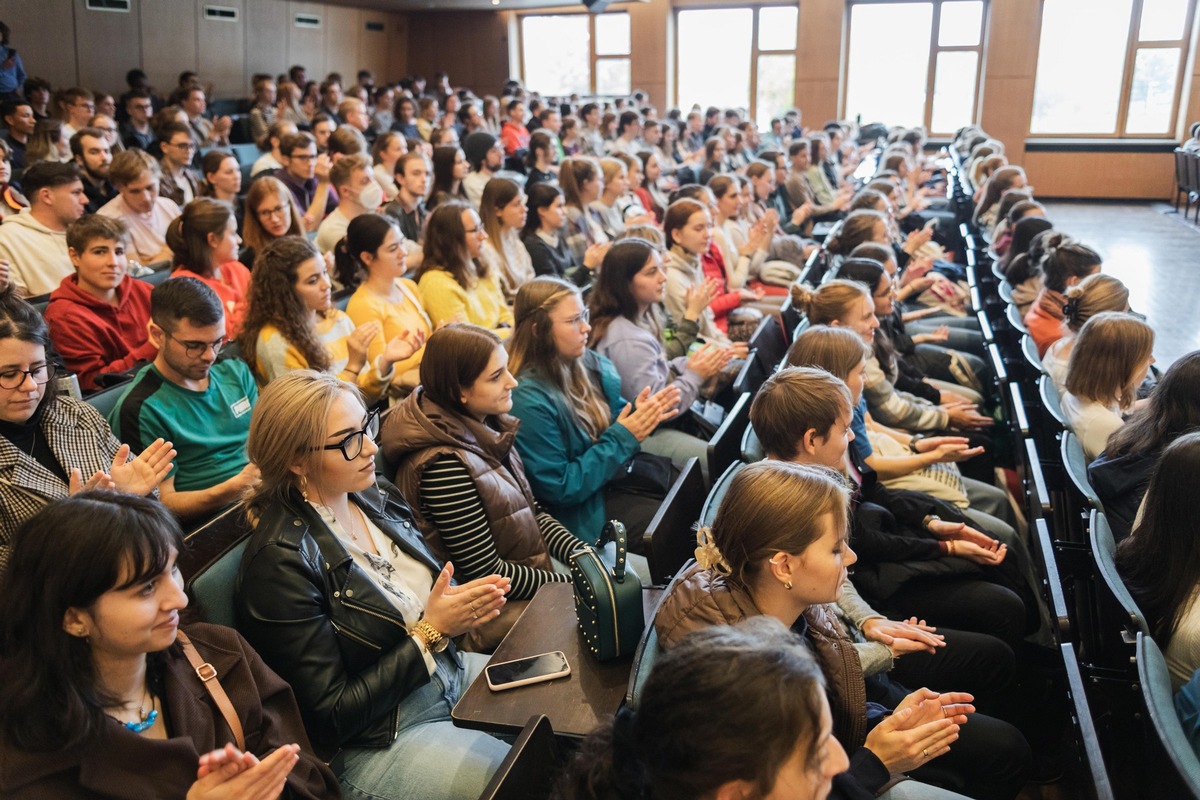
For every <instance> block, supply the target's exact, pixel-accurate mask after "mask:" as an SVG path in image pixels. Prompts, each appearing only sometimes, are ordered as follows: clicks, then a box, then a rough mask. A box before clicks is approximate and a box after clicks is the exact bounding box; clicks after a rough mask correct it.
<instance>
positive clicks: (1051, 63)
mask: <svg viewBox="0 0 1200 800" xmlns="http://www.w3.org/2000/svg"><path fill="white" fill-rule="evenodd" d="M1194 8H1195V0H1045V4H1044V6H1043V10H1042V35H1041V43H1040V46H1039V48H1038V64H1037V79H1036V83H1035V88H1034V95H1033V119H1032V121H1031V122H1030V125H1029V130H1030V133H1035V134H1074V135H1081V134H1082V135H1097V136H1104V135H1108V136H1146V135H1155V136H1169V135H1172V134H1174V132H1175V128H1176V118H1177V114H1178V103H1179V94H1180V86H1181V85H1182V83H1183V68H1184V64H1185V62H1186V61H1187V36H1188V32H1189V31H1190V30H1191V28H1192V23H1191V20H1192V13H1193V11H1194Z"/></svg>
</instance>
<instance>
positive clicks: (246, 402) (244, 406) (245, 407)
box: [229, 397, 250, 417]
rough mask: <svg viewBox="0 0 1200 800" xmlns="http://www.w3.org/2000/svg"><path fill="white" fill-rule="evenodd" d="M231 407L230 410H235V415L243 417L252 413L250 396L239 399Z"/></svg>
mask: <svg viewBox="0 0 1200 800" xmlns="http://www.w3.org/2000/svg"><path fill="white" fill-rule="evenodd" d="M229 408H230V410H232V411H233V415H234V416H235V417H243V416H245V415H246V414H249V413H250V398H249V397H243V398H242V399H241V400H238V401H237V402H236V403H234V404H233V405H232V406H230V407H229Z"/></svg>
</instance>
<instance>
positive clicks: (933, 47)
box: [839, 0, 1195, 138]
mask: <svg viewBox="0 0 1200 800" xmlns="http://www.w3.org/2000/svg"><path fill="white" fill-rule="evenodd" d="M962 1H963V0H846V19H845V24H844V26H843V30H844V38H843V42H842V49H843V51H844V52H845V54H846V59H845V61H844V62H843V64H842V76H841V81H840V82H841V105H840V107H841V111H840V112H839V115H840V116H841V117H842V118H843V119H845V118H847V116H848V115H849V113H850V111H849V109H848V108H847V107H846V104H847V101H848V99H849V95H850V59H851V58H853V55H854V54H853V53H852V52H851V51H850V21H851V17H852V15H853V12H854V7H855V6H885V5H902V4H904V5H911V4H913V3H932V4H933V16H932V17H931V18H930V26H929V63H928V65H927V68H926V73H925V109H924V111H923V113H922V115H921V125H922V126H924V128H925V130H926V131H927V132H928V134H929V135H930V136H931V137H935V138H937V137H942V136H947V135H952V134H953V133H954V131H935V130H933V127H932V126H933V100H934V88H935V87H936V86H937V58H938V54H939V53H975V100H974V102H973V103H972V104H971V119H969V120H964V121H963V123H962V124H963V125H973V124H977V123H978V122H979V109H980V102H981V100H982V96H983V75H984V62H983V52H984V43H985V42H986V41H987V34H988V27H989V26H988V22H989V18H990V11H991V0H978V2H982V3H983V12H982V13H981V14H980V20H979V42H978V43H977V44H974V45H941V44H938V39H939V34H940V32H941V26H942V5H943V4H945V3H955V2H962ZM1135 1H1136V0H1135ZM1189 2H1195V0H1189ZM1039 13H1040V10H1039ZM884 121H885V122H886V120H884ZM889 124H890V123H889Z"/></svg>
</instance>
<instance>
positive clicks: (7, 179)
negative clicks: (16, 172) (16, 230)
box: [0, 136, 29, 222]
mask: <svg viewBox="0 0 1200 800" xmlns="http://www.w3.org/2000/svg"><path fill="white" fill-rule="evenodd" d="M12 177H13V172H12V161H11V151H10V150H9V147H8V142H7V141H6V140H5V139H4V137H2V136H0V222H2V221H3V220H4V218H5V217H9V216H12V215H13V214H19V213H21V209H22V208H28V207H29V201H28V200H27V199H25V196H24V195H23V194H21V192H20V189H18V187H17V186H15V185H14V184H13V180H12Z"/></svg>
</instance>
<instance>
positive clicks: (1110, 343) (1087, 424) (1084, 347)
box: [1062, 311, 1154, 462]
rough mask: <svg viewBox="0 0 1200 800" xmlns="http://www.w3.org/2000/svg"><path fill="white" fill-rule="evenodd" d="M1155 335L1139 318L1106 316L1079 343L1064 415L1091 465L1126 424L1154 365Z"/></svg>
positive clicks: (1082, 332)
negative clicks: (1139, 388)
mask: <svg viewBox="0 0 1200 800" xmlns="http://www.w3.org/2000/svg"><path fill="white" fill-rule="evenodd" d="M1153 350H1154V330H1153V329H1152V328H1151V327H1150V326H1149V325H1147V324H1146V323H1145V322H1142V321H1141V320H1140V319H1138V318H1137V317H1134V316H1131V315H1129V314H1119V313H1117V312H1114V311H1105V312H1102V313H1100V314H1097V315H1096V316H1094V317H1092V318H1091V319H1089V320H1088V321H1087V322H1086V323H1084V326H1083V328H1082V329H1080V331H1079V334H1078V335H1077V336H1076V337H1075V345H1074V346H1073V347H1072V348H1071V357H1070V359H1069V360H1068V361H1067V380H1066V384H1065V386H1066V390H1067V391H1066V393H1065V394H1063V396H1062V411H1063V415H1064V416H1066V418H1067V424H1068V425H1069V426H1070V428H1071V430H1072V431H1074V433H1075V436H1076V437H1078V438H1079V443H1080V445H1082V446H1083V452H1084V454H1085V455H1086V456H1087V460H1088V461H1089V462H1090V461H1092V460H1093V459H1095V458H1096V457H1097V456H1098V455H1100V454H1101V453H1103V452H1104V448H1105V447H1106V445H1107V443H1108V437H1109V436H1111V435H1112V434H1113V433H1114V432H1116V431H1117V430H1118V429H1119V428H1120V427H1121V426H1122V425H1124V424H1125V416H1126V415H1127V414H1128V413H1129V411H1130V410H1131V409H1132V408H1133V407H1134V400H1135V399H1136V398H1137V388H1138V386H1140V385H1141V383H1142V381H1143V380H1145V378H1146V374H1147V373H1148V372H1149V371H1150V365H1151V364H1153V363H1154V355H1153Z"/></svg>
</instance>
